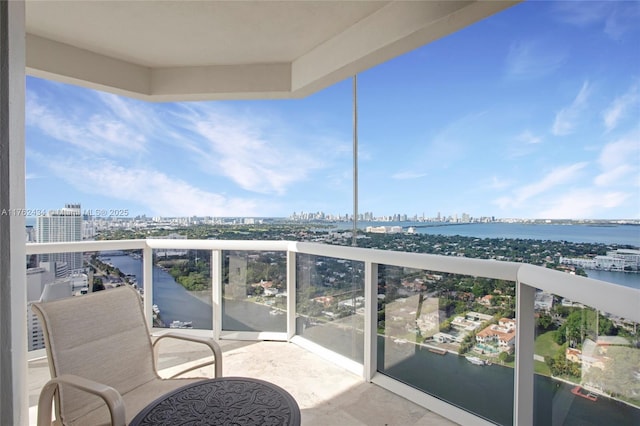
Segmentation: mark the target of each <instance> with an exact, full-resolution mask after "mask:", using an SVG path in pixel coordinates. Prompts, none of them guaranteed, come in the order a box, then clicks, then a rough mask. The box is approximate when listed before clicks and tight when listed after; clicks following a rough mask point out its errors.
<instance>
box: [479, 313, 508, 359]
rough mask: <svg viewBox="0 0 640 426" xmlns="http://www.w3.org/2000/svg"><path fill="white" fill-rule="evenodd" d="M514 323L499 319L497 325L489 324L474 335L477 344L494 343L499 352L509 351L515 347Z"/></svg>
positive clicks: (506, 319)
mask: <svg viewBox="0 0 640 426" xmlns="http://www.w3.org/2000/svg"><path fill="white" fill-rule="evenodd" d="M515 340H516V323H515V320H512V319H509V318H501V319H500V321H499V322H498V324H491V325H490V326H488V327H486V328H484V329H483V330H481V331H479V332H478V333H477V334H476V342H478V343H496V344H497V345H498V347H499V348H500V349H501V350H507V351H508V350H511V348H513V347H514V346H515Z"/></svg>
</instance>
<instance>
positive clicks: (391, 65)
mask: <svg viewBox="0 0 640 426" xmlns="http://www.w3.org/2000/svg"><path fill="white" fill-rule="evenodd" d="M639 9H640V7H639V6H638V4H637V3H628V2H609V3H606V2H580V3H575V2H561V3H540V2H535V3H533V2H532V3H523V4H519V5H517V6H514V7H513V8H510V9H508V10H506V11H505V12H502V13H499V14H497V15H495V16H493V17H490V18H488V19H486V20H484V21H482V22H479V23H477V24H475V25H473V26H470V27H468V28H466V29H464V30H462V31H460V32H458V33H455V34H453V35H451V36H449V37H446V38H443V39H441V40H438V41H434V42H433V43H431V44H429V45H427V46H424V47H422V48H419V49H417V50H415V51H413V52H410V53H408V54H406V55H403V56H402V57H399V58H396V59H393V60H391V61H389V62H387V63H385V64H382V65H380V66H378V67H375V68H373V69H370V70H368V71H365V72H363V73H361V74H359V75H358V94H359V95H358V104H359V124H360V125H359V143H360V150H359V159H360V162H359V175H360V179H359V194H360V197H359V210H360V213H362V212H365V211H374V212H377V213H376V214H378V215H380V216H391V215H394V214H396V213H398V212H407V214H408V215H414V214H416V215H421V214H423V213H424V214H425V215H426V216H427V217H435V216H436V214H437V212H438V211H441V212H442V214H443V215H447V216H449V215H451V216H452V215H454V214H462V212H470V213H469V214H471V215H473V216H474V217H482V216H485V217H491V216H495V217H502V218H508V217H514V218H524V219H527V218H540V219H585V218H593V219H638V218H640V125H639V124H638V120H637V117H638V116H640V54H638V53H637V50H635V49H634V47H637V45H638V43H639V42H640V31H639V30H638V28H637V26H634V25H633V23H634V22H637V19H638V18H639V17H640V12H639ZM434 64H435V65H434ZM351 89H352V88H351V80H346V81H343V82H340V83H338V84H336V85H334V86H332V87H329V88H328V89H326V90H323V91H321V92H319V93H317V94H315V95H312V96H309V97H308V98H305V99H299V100H275V101H230V102H199V103H195V102H193V103H187V102H185V103H167V104H160V103H158V104H156V103H145V102H141V101H136V100H132V99H128V98H124V97H119V96H116V95H111V94H106V93H101V92H96V91H92V90H89V89H83V88H79V87H75V86H70V85H65V84H62V83H55V82H51V81H46V80H41V79H37V78H34V77H28V78H27V108H26V114H27V122H26V124H27V126H26V157H27V208H28V209H29V210H36V209H42V210H49V209H50V208H52V207H55V206H58V205H60V204H61V203H65V202H68V201H73V202H78V203H81V204H82V206H83V208H86V209H92V210H101V211H127V212H128V213H129V217H133V216H136V215H147V216H150V217H153V216H162V217H185V216H214V217H234V216H238V217H288V216H289V215H290V214H291V213H292V212H295V211H297V212H299V211H326V212H331V213H332V214H352V212H353V206H352V186H351V185H352V179H351V174H352V169H351V167H352V157H351V134H352V127H351V118H352V111H351V102H352V98H351ZM401 214H404V213H401Z"/></svg>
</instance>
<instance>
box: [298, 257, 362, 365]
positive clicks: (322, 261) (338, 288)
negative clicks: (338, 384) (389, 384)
mask: <svg viewBox="0 0 640 426" xmlns="http://www.w3.org/2000/svg"><path fill="white" fill-rule="evenodd" d="M296 265H297V278H296V283H297V288H296V305H297V306H296V309H297V311H296V312H297V315H298V316H297V318H296V333H297V334H299V335H301V336H303V337H305V338H307V339H309V340H311V341H313V342H315V343H317V344H319V345H322V346H324V347H326V348H328V349H331V350H333V351H335V352H337V353H339V354H341V355H344V356H346V357H348V358H350V359H352V360H354V361H356V362H359V363H363V362H364V334H363V330H364V262H359V261H351V260H345V259H336V258H332V257H323V256H313V255H307V254H298V255H297V260H296Z"/></svg>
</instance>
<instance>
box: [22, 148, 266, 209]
mask: <svg viewBox="0 0 640 426" xmlns="http://www.w3.org/2000/svg"><path fill="white" fill-rule="evenodd" d="M31 157H32V158H34V157H35V159H36V160H37V161H39V162H41V163H43V164H45V165H46V166H48V167H49V168H50V170H51V172H52V173H53V174H54V175H56V176H57V177H58V178H60V179H63V180H64V181H66V182H67V183H69V184H70V185H71V186H73V187H74V188H76V189H78V190H80V191H82V192H86V193H90V194H92V195H98V196H100V195H102V196H103V197H104V198H105V200H111V201H110V202H114V201H113V200H121V201H123V202H126V204H125V205H130V203H134V204H138V205H144V206H145V208H146V209H148V210H149V213H151V214H153V215H160V216H193V215H196V216H257V215H258V212H260V213H264V211H265V209H264V206H261V208H260V210H258V206H259V203H258V202H257V201H256V200H251V199H242V198H227V197H225V196H223V195H220V194H216V193H212V192H209V191H205V190H203V189H200V188H197V187H195V186H193V185H191V184H189V183H187V182H185V181H183V180H180V179H175V178H173V177H171V176H169V175H167V174H165V173H162V172H159V171H156V170H153V169H149V168H134V167H123V166H120V165H117V164H115V163H113V162H109V161H100V162H98V163H96V162H92V163H91V164H87V163H86V162H81V161H76V160H71V159H63V158H46V159H45V158H42V156H41V155H40V154H34V153H31ZM69 171H73V173H70V172H69ZM100 207H101V208H121V207H122V206H100Z"/></svg>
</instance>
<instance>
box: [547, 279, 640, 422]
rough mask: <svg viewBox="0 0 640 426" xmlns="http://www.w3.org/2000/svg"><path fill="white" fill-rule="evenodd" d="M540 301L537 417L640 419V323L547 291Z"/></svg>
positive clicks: (574, 420) (570, 420) (550, 420)
mask: <svg viewBox="0 0 640 426" xmlns="http://www.w3.org/2000/svg"><path fill="white" fill-rule="evenodd" d="M535 306H536V344H535V352H536V356H535V359H536V363H535V364H536V365H535V370H536V373H537V375H536V378H535V379H536V388H535V389H536V394H535V404H536V410H535V413H536V418H535V423H536V424H538V425H544V424H552V423H553V424H565V423H566V424H593V425H596V424H617V425H627V424H628V425H636V424H640V349H639V346H638V337H639V331H640V330H639V329H638V324H636V323H634V322H631V321H626V320H625V319H624V318H619V317H615V316H612V315H609V314H607V313H604V312H599V311H597V310H596V309H593V308H591V307H588V306H585V305H582V304H580V303H577V302H574V301H571V300H567V299H564V298H562V297H558V296H556V295H553V294H549V293H545V292H542V291H538V292H537V293H536V305H535Z"/></svg>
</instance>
